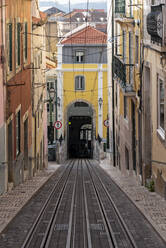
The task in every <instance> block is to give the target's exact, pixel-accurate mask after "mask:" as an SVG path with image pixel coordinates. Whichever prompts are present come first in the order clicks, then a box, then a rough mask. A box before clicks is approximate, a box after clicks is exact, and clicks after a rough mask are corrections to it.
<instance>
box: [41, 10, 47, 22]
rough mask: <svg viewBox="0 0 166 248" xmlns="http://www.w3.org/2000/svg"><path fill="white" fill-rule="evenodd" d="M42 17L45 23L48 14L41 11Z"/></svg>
mask: <svg viewBox="0 0 166 248" xmlns="http://www.w3.org/2000/svg"><path fill="white" fill-rule="evenodd" d="M40 17H41V19H42V21H44V20H45V19H46V18H47V14H46V13H44V12H42V11H40Z"/></svg>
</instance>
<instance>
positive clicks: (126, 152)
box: [125, 146, 129, 170]
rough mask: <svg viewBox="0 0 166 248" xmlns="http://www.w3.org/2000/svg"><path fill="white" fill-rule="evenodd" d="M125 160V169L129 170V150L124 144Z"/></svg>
mask: <svg viewBox="0 0 166 248" xmlns="http://www.w3.org/2000/svg"><path fill="white" fill-rule="evenodd" d="M125 162H126V169H127V170H129V150H128V149H127V147H126V146H125Z"/></svg>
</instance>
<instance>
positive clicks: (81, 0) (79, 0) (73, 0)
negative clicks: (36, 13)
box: [39, 0, 106, 4]
mask: <svg viewBox="0 0 166 248" xmlns="http://www.w3.org/2000/svg"><path fill="white" fill-rule="evenodd" d="M39 2H55V3H56V2H57V3H61V4H64V3H68V2H69V0H39ZM85 2H87V0H70V3H71V4H72V3H85ZM90 2H102V0H89V3H90ZM103 2H106V0H103Z"/></svg>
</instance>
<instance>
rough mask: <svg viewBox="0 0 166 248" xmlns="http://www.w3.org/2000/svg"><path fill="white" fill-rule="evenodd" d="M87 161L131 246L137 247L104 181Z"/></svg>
mask: <svg viewBox="0 0 166 248" xmlns="http://www.w3.org/2000/svg"><path fill="white" fill-rule="evenodd" d="M88 163H89V166H90V168H91V170H93V173H94V174H95V175H96V177H97V178H98V180H99V181H100V183H101V185H102V187H103V189H104V191H105V193H106V195H107V197H108V198H109V200H110V202H111V204H112V207H113V209H114V210H115V213H116V215H117V217H118V219H119V222H120V223H121V226H122V227H123V230H124V231H125V233H126V235H127V237H128V239H129V241H130V243H131V245H132V247H133V248H138V246H137V245H136V243H135V241H134V238H133V236H132V234H131V233H130V231H129V229H128V227H127V225H126V223H125V222H124V220H123V218H122V216H121V214H120V212H119V210H118V208H117V207H116V205H115V203H114V201H113V199H112V197H111V195H110V193H109V192H108V190H107V188H106V186H105V185H104V183H103V182H102V180H101V178H100V177H99V175H98V174H97V173H96V170H95V169H94V168H93V166H92V165H91V163H90V161H89V160H88ZM96 168H97V167H96Z"/></svg>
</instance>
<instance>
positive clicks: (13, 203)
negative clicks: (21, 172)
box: [0, 163, 59, 233]
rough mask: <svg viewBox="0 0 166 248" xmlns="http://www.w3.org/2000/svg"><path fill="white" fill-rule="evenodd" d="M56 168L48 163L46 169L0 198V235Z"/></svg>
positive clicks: (56, 166)
mask: <svg viewBox="0 0 166 248" xmlns="http://www.w3.org/2000/svg"><path fill="white" fill-rule="evenodd" d="M58 167H59V165H57V164H55V163H49V165H48V168H47V169H45V170H43V171H40V172H38V174H37V175H36V176H35V177H33V178H32V179H30V180H27V181H25V182H24V183H23V184H20V185H18V186H17V187H15V188H14V189H12V190H11V191H10V192H7V193H5V194H3V195H1V196H0V233H1V232H2V230H3V229H4V228H5V227H6V226H7V224H8V223H9V222H10V221H11V220H12V219H13V217H14V216H15V215H16V214H17V213H18V212H19V210H20V209H21V208H22V207H23V206H24V205H25V204H26V202H27V201H28V200H29V199H30V198H31V197H32V196H33V195H34V194H35V192H36V191H37V190H38V189H39V188H40V187H41V186H42V185H43V184H44V183H45V182H46V181H47V180H48V179H49V178H50V177H51V176H52V175H53V173H54V172H55V170H56V169H57V168H58Z"/></svg>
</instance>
